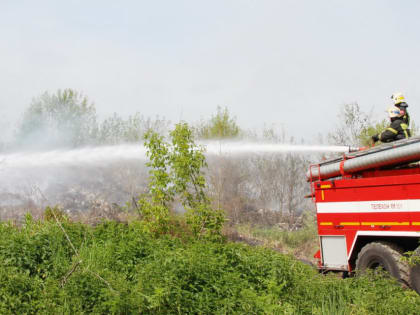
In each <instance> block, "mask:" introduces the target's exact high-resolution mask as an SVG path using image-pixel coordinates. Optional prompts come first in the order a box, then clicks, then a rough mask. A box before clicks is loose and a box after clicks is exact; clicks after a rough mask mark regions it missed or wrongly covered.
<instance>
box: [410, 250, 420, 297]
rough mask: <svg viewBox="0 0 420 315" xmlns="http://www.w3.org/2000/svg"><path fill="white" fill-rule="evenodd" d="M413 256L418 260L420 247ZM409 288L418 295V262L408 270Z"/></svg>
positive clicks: (419, 284)
mask: <svg viewBox="0 0 420 315" xmlns="http://www.w3.org/2000/svg"><path fill="white" fill-rule="evenodd" d="M414 255H415V256H416V257H419V258H420V247H418V248H417V249H416V251H415V254H414ZM410 287H411V288H412V289H413V290H415V291H416V292H417V293H418V294H420V262H417V263H416V264H415V265H414V266H412V267H411V268H410Z"/></svg>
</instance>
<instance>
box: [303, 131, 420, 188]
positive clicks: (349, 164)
mask: <svg viewBox="0 0 420 315" xmlns="http://www.w3.org/2000/svg"><path fill="white" fill-rule="evenodd" d="M346 153H347V152H345V153H344V154H343V155H342V156H340V157H336V158H332V159H329V160H325V161H322V162H320V163H317V164H313V165H311V166H310V168H309V170H308V172H307V173H306V177H307V180H308V181H314V180H322V179H328V178H333V177H337V176H344V175H347V176H348V175H352V174H355V173H358V172H361V171H365V170H371V169H377V168H381V167H390V166H398V165H404V164H407V163H411V162H417V161H420V137H413V138H410V139H404V140H399V141H394V142H390V143H382V144H381V145H379V146H372V147H360V148H357V147H351V146H348V153H347V154H346Z"/></svg>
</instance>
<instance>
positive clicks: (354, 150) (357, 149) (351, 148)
mask: <svg viewBox="0 0 420 315" xmlns="http://www.w3.org/2000/svg"><path fill="white" fill-rule="evenodd" d="M348 147H349V151H348V153H352V152H358V151H362V150H366V149H368V148H369V147H352V146H348Z"/></svg>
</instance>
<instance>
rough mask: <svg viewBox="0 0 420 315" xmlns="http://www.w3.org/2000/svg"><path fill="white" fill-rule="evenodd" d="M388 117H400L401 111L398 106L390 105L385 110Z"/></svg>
mask: <svg viewBox="0 0 420 315" xmlns="http://www.w3.org/2000/svg"><path fill="white" fill-rule="evenodd" d="M387 112H388V116H389V118H395V117H401V116H402V113H401V110H400V109H399V108H398V107H395V106H392V107H390V108H388V110H387Z"/></svg>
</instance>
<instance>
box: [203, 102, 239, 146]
mask: <svg viewBox="0 0 420 315" xmlns="http://www.w3.org/2000/svg"><path fill="white" fill-rule="evenodd" d="M196 130H197V135H198V137H199V138H202V139H223V138H235V137H237V136H239V133H240V129H239V126H238V125H237V123H236V118H234V117H231V115H230V113H229V111H228V109H227V107H225V108H224V109H223V108H221V107H220V106H218V107H217V113H216V115H214V116H212V118H211V119H210V120H209V121H208V122H204V123H202V124H201V125H200V126H199V127H197V128H196Z"/></svg>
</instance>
